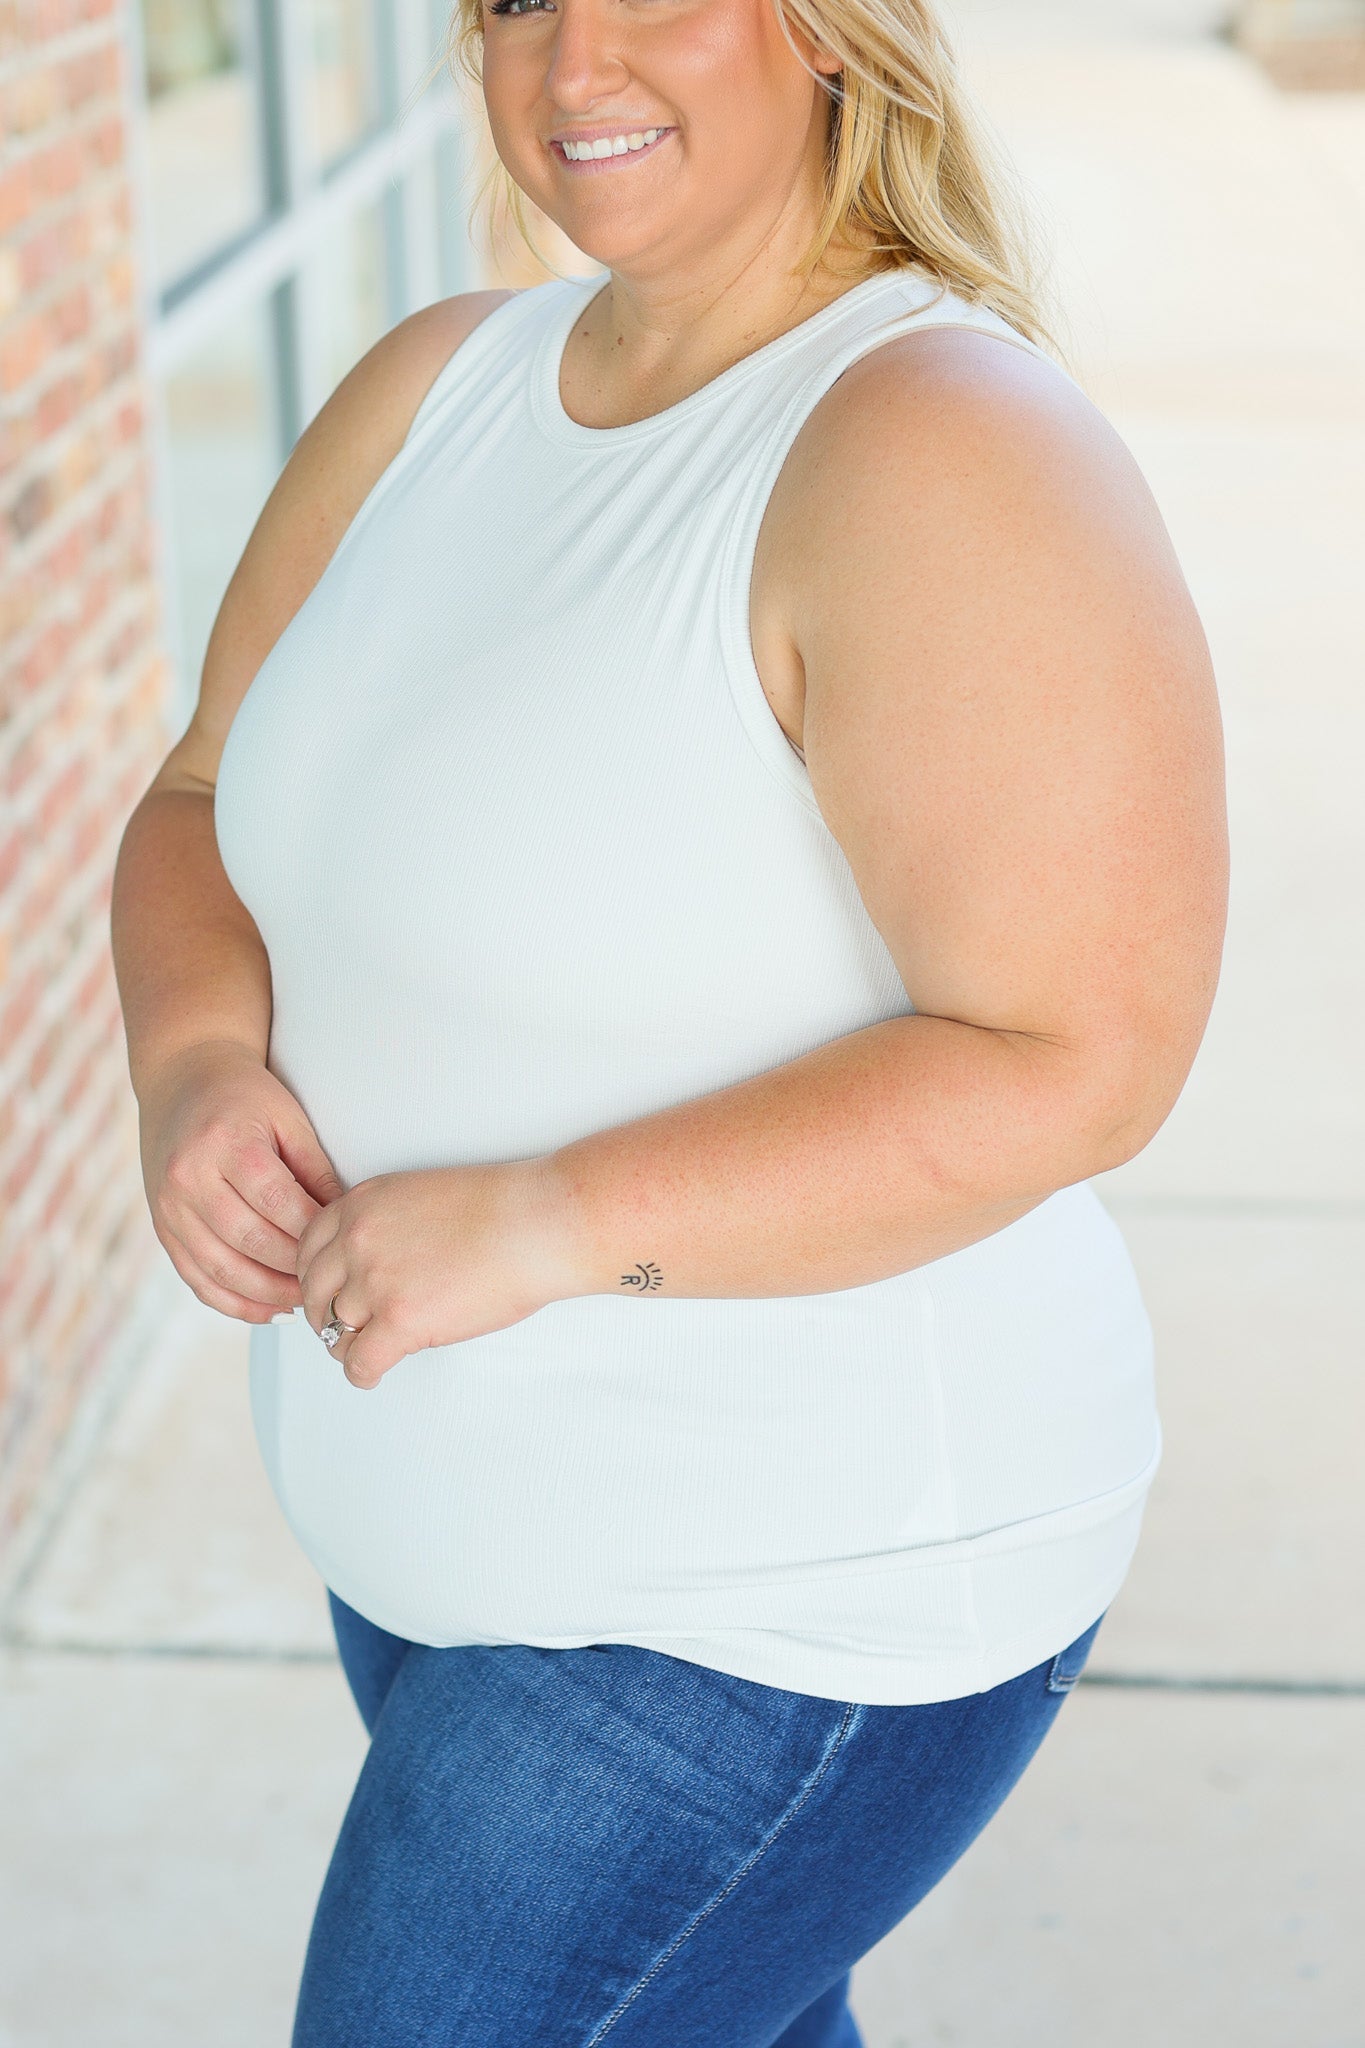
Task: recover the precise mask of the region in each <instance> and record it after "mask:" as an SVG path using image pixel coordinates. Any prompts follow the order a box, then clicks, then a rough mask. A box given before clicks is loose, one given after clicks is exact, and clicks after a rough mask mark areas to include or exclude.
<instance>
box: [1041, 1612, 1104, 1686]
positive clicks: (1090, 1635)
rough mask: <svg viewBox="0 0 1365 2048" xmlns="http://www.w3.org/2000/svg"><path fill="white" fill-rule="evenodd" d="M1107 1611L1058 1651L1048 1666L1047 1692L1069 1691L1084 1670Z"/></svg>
mask: <svg viewBox="0 0 1365 2048" xmlns="http://www.w3.org/2000/svg"><path fill="white" fill-rule="evenodd" d="M1108 1611H1109V1610H1108V1609H1107V1608H1106V1609H1105V1610H1104V1613H1103V1614H1100V1615H1098V1616H1097V1617H1096V1619H1095V1620H1094V1621H1092V1622H1091V1624H1090V1626H1089V1628H1088V1629H1086V1631H1085V1633H1084V1634H1083V1635H1079V1636H1077V1638H1076V1640H1075V1642H1074V1643H1068V1644H1067V1646H1066V1648H1065V1649H1064V1650H1058V1652H1057V1654H1056V1656H1055V1657H1054V1658H1053V1660H1052V1662H1051V1664H1049V1666H1048V1672H1047V1689H1048V1691H1049V1692H1070V1691H1071V1688H1072V1686H1073V1685H1074V1684H1075V1683H1076V1680H1077V1679H1078V1678H1079V1677H1080V1675H1081V1673H1082V1671H1083V1670H1084V1669H1085V1660H1086V1658H1087V1657H1088V1656H1089V1655H1090V1646H1091V1644H1092V1643H1093V1642H1094V1640H1095V1635H1096V1631H1097V1630H1098V1628H1099V1625H1100V1622H1102V1621H1103V1620H1104V1614H1107V1613H1108Z"/></svg>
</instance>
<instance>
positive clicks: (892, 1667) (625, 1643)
mask: <svg viewBox="0 0 1365 2048" xmlns="http://www.w3.org/2000/svg"><path fill="white" fill-rule="evenodd" d="M1140 1538H1141V1517H1140V1515H1139V1516H1138V1518H1137V1522H1136V1526H1135V1527H1134V1529H1133V1533H1132V1540H1131V1541H1130V1542H1128V1543H1127V1544H1126V1545H1125V1548H1124V1551H1123V1554H1122V1558H1121V1560H1120V1561H1119V1562H1118V1563H1114V1562H1113V1561H1111V1562H1110V1563H1109V1567H1108V1569H1107V1570H1106V1571H1105V1572H1103V1573H1100V1574H1097V1576H1096V1579H1095V1581H1094V1583H1093V1584H1092V1585H1091V1588H1090V1590H1089V1592H1088V1593H1087V1594H1086V1595H1085V1596H1084V1598H1082V1599H1076V1600H1073V1601H1072V1602H1071V1603H1070V1605H1069V1606H1068V1608H1067V1610H1066V1612H1065V1614H1064V1615H1063V1616H1062V1617H1061V1618H1060V1619H1054V1620H1052V1621H1050V1622H1048V1623H1046V1624H1045V1625H1044V1624H1040V1625H1039V1626H1037V1627H1034V1628H1031V1629H1027V1630H1021V1631H1020V1632H1019V1633H1018V1634H1016V1635H1013V1636H1010V1637H1008V1638H1006V1639H1005V1640H1004V1641H1003V1642H1001V1641H996V1642H995V1643H994V1644H993V1646H992V1647H991V1648H990V1649H989V1651H988V1650H986V1649H985V1648H983V1647H980V1646H978V1648H977V1649H976V1650H975V1651H973V1652H969V1653H966V1654H963V1655H961V1656H940V1657H937V1658H935V1657H922V1656H921V1657H916V1655H915V1654H914V1651H913V1648H912V1647H898V1648H888V1649H881V1648H879V1647H877V1646H876V1645H875V1644H872V1643H868V1642H867V1641H865V1640H864V1641H859V1640H858V1639H857V1638H852V1637H847V1636H839V1635H834V1634H823V1633H821V1634H803V1633H801V1632H800V1631H799V1630H797V1629H796V1628H754V1627H725V1626H723V1625H722V1626H720V1627H717V1628H714V1629H691V1630H687V1631H681V1630H679V1631H673V1630H668V1629H651V1628H625V1629H616V1630H606V1631H602V1630H594V1631H584V1630H576V1631H574V1632H572V1633H570V1634H566V1635H558V1634H550V1633H548V1632H546V1631H535V1632H534V1633H533V1632H530V1631H528V1632H526V1633H525V1634H522V1635H518V1636H487V1635H485V1636H479V1637H472V1638H471V1637H462V1638H457V1639H451V1638H450V1637H448V1636H443V1635H439V1634H436V1633H433V1632H431V1631H430V1630H429V1629H428V1631H427V1632H425V1633H422V1632H420V1624H418V1625H417V1627H418V1629H419V1632H417V1633H414V1632H413V1629H414V1624H412V1623H411V1622H409V1624H408V1628H407V1630H406V1631H405V1630H404V1628H403V1627H402V1626H400V1623H401V1622H403V1621H404V1620H406V1619H407V1617H405V1616H401V1615H397V1614H394V1613H393V1612H392V1611H391V1610H390V1611H388V1613H387V1619H380V1618H379V1617H380V1616H381V1615H382V1614H384V1613H385V1602H384V1600H383V1598H382V1596H381V1597H380V1598H379V1599H378V1600H370V1599H369V1597H368V1592H361V1591H360V1590H358V1589H357V1588H355V1587H354V1586H353V1587H352V1594H351V1595H350V1596H348V1595H347V1594H345V1593H342V1594H341V1595H340V1597H341V1598H343V1599H346V1600H347V1602H348V1604H349V1605H350V1606H352V1607H354V1608H355V1609H356V1611H357V1613H361V1614H364V1615H365V1617H366V1619H368V1620H371V1621H373V1623H374V1625H375V1626H376V1627H379V1628H387V1629H389V1630H390V1632H391V1633H393V1634H396V1635H400V1636H404V1635H405V1636H406V1639H407V1640H409V1641H413V1642H419V1643H423V1644H426V1645H428V1646H429V1647H431V1648H434V1649H465V1648H475V1649H502V1648H519V1647H520V1648H530V1649H535V1650H551V1651H558V1650H584V1649H594V1648H610V1647H613V1646H620V1647H621V1648H625V1649H641V1650H648V1651H652V1652H654V1653H656V1654H659V1655H662V1656H672V1657H677V1658H679V1659H680V1660H681V1661H682V1662H683V1663H689V1664H698V1665H703V1666H705V1667H706V1668H708V1669H710V1670H713V1671H718V1672H721V1673H723V1674H724V1675H725V1676H727V1677H730V1678H739V1679H743V1680H745V1681H746V1682H748V1683H752V1684H755V1685H768V1686H774V1687H776V1688H777V1689H778V1690H780V1691H786V1692H800V1693H806V1694H809V1695H810V1696H812V1697H814V1698H817V1699H838V1700H841V1701H845V1702H851V1703H854V1704H859V1705H864V1706H925V1705H932V1704H933V1703H934V1702H936V1701H939V1700H948V1699H959V1698H962V1697H964V1696H966V1695H968V1694H971V1693H976V1692H985V1691H988V1690H989V1689H990V1688H991V1687H992V1686H995V1685H1002V1684H1004V1683H1006V1682H1007V1681H1008V1680H1009V1679H1011V1678H1018V1677H1022V1676H1023V1675H1024V1673H1025V1672H1027V1671H1032V1670H1034V1669H1036V1668H1037V1666H1038V1665H1040V1664H1043V1663H1049V1662H1050V1661H1051V1660H1052V1659H1053V1658H1054V1657H1055V1656H1056V1655H1057V1653H1058V1651H1059V1650H1061V1649H1065V1648H1067V1646H1068V1645H1069V1644H1071V1643H1073V1642H1075V1640H1076V1638H1077V1637H1078V1636H1079V1635H1081V1634H1082V1633H1083V1632H1084V1631H1085V1630H1087V1629H1088V1628H1090V1627H1091V1626H1093V1624H1094V1623H1095V1621H1096V1620H1098V1619H1103V1616H1104V1614H1105V1613H1106V1611H1107V1610H1108V1608H1109V1607H1110V1606H1112V1604H1113V1602H1114V1599H1115V1598H1116V1596H1117V1595H1118V1593H1119V1591H1120V1589H1121V1588H1122V1586H1123V1583H1124V1581H1125V1579H1126V1578H1127V1576H1128V1573H1129V1571H1130V1570H1131V1568H1132V1562H1133V1557H1134V1555H1135V1553H1136V1550H1137V1545H1138V1542H1139V1541H1140ZM953 1569H955V1570H956V1571H958V1572H959V1573H960V1572H961V1571H963V1570H964V1569H968V1568H967V1567H963V1566H957V1567H954V1568H953ZM322 1576H323V1578H324V1581H325V1582H326V1583H328V1584H330V1583H331V1577H335V1576H337V1575H336V1574H335V1573H333V1574H331V1577H329V1575H328V1574H327V1573H323V1574H322ZM342 1576H345V1575H344V1574H343V1575H342ZM370 1608H373V1609H375V1610H376V1611H375V1612H374V1613H370V1612H368V1609H370ZM737 1646H738V1647H737ZM748 1652H752V1653H753V1654H747V1653H748ZM774 1653H776V1654H774ZM831 1667H833V1668H834V1672H836V1673H838V1674H839V1675H837V1676H836V1675H832V1674H831ZM893 1673H899V1674H900V1675H899V1676H895V1675H892V1674H893ZM827 1688H832V1689H827ZM855 1688H856V1690H855ZM945 1688H946V1690H945ZM893 1695H894V1696H893Z"/></svg>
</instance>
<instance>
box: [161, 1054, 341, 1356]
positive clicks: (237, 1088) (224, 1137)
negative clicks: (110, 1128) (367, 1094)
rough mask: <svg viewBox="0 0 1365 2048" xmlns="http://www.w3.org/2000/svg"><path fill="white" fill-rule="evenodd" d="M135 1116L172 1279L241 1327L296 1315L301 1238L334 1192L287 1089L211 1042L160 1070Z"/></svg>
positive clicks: (255, 1063)
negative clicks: (138, 1118) (290, 1313)
mask: <svg viewBox="0 0 1365 2048" xmlns="http://www.w3.org/2000/svg"><path fill="white" fill-rule="evenodd" d="M138 1109H139V1112H140V1116H141V1132H140V1137H141V1151H142V1177H143V1183H144V1185H145V1187H146V1190H147V1202H148V1206H149V1207H150V1209H151V1212H152V1227H153V1228H154V1230H155V1231H156V1234H157V1237H158V1238H159V1239H160V1241H161V1243H162V1245H163V1246H164V1247H165V1249H166V1251H167V1252H168V1253H169V1255H170V1259H171V1264H172V1265H173V1266H174V1267H175V1269H176V1271H177V1273H179V1275H180V1277H181V1279H182V1280H184V1281H185V1282H186V1284H187V1285H188V1286H189V1287H190V1288H191V1289H192V1290H193V1291H194V1293H195V1294H196V1295H198V1297H199V1299H200V1301H202V1302H204V1303H206V1304H207V1306H208V1307H209V1308H216V1309H218V1310H219V1311H220V1313H221V1314H223V1315H226V1316H235V1317H237V1318H238V1319H239V1320H240V1321H242V1322H246V1323H268V1322H269V1321H270V1319H271V1317H272V1316H276V1315H279V1314H280V1312H281V1311H282V1310H285V1309H293V1308H297V1307H299V1306H300V1304H301V1302H302V1299H303V1295H302V1291H301V1289H300V1287H299V1282H298V1273H297V1266H298V1240H299V1233H300V1232H301V1231H302V1230H303V1229H304V1228H305V1227H306V1226H307V1225H308V1224H309V1223H311V1222H312V1220H313V1218H314V1217H315V1216H317V1215H319V1214H320V1213H321V1212H322V1209H323V1206H324V1205H325V1204H326V1203H328V1202H331V1201H333V1200H335V1198H336V1197H337V1196H338V1195H339V1194H340V1193H341V1192H342V1187H341V1182H340V1181H339V1180H338V1178H337V1176H336V1174H335V1172H334V1171H333V1169H332V1164H331V1161H330V1160H329V1159H328V1157H327V1155H326V1153H325V1152H324V1151H323V1149H322V1146H321V1145H320V1144H319V1143H318V1138H317V1134H316V1132H315V1131H314V1129H313V1126H312V1124H311V1123H310V1122H309V1120H308V1118H307V1117H306V1116H305V1114H304V1112H303V1110H302V1108H301V1107H300V1106H299V1104H298V1102H297V1101H296V1100H295V1098H294V1097H293V1096H292V1095H291V1094H290V1092H289V1090H288V1089H287V1088H286V1087H285V1085H284V1083H283V1082H282V1081H281V1080H279V1079H278V1077H277V1076H276V1075H274V1074H272V1073H271V1072H270V1070H269V1068H268V1067H267V1066H266V1065H265V1063H264V1061H263V1060H262V1059H261V1058H260V1056H259V1055H258V1054H257V1053H255V1052H253V1051H252V1050H251V1048H250V1046H246V1045H242V1044H240V1043H238V1042H237V1041H236V1040H233V1039H211V1040H207V1041H205V1042H204V1043H202V1044H199V1045H193V1046H189V1047H187V1048H186V1049H185V1050H184V1051H182V1052H180V1053H177V1054H175V1055H174V1056H173V1057H172V1058H171V1059H169V1060H167V1061H166V1063H165V1064H164V1066H161V1067H159V1068H157V1070H156V1072H155V1073H154V1074H153V1075H152V1077H151V1079H150V1080H149V1081H147V1082H145V1083H144V1084H143V1085H142V1087H141V1088H140V1090H139V1093H138Z"/></svg>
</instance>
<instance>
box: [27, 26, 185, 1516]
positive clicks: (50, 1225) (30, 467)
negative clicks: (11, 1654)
mask: <svg viewBox="0 0 1365 2048" xmlns="http://www.w3.org/2000/svg"><path fill="white" fill-rule="evenodd" d="M125 29H126V24H125V17H124V12H123V7H122V6H121V5H118V4H115V0H0V1545H2V1544H4V1543H5V1542H6V1541H7V1540H8V1539H13V1537H14V1535H15V1533H16V1530H17V1529H18V1527H19V1525H20V1524H21V1522H22V1520H23V1518H24V1516H25V1513H26V1511H27V1510H29V1509H30V1508H31V1507H32V1505H33V1503H34V1501H35V1499H36V1498H37V1497H38V1491H39V1487H40V1482H41V1480H42V1478H43V1475H44V1474H45V1472H47V1471H48V1470H49V1469H50V1468H51V1465H52V1461H53V1459H54V1457H55V1455H56V1454H57V1452H58V1450H59V1448H60V1446H61V1443H62V1441H63V1439H64V1437H65V1436H66V1435H67V1434H68V1432H69V1431H70V1430H71V1428H72V1424H73V1420H74V1419H75V1418H76V1417H77V1415H78V1412H79V1410H80V1407H81V1403H82V1401H83V1399H84V1398H85V1397H86V1396H87V1394H88V1393H89V1391H90V1390H91V1389H92V1388H93V1387H95V1385H96V1383H97V1382H98V1380H99V1376H100V1374H101V1370H102V1368H103V1367H104V1366H105V1365H106V1364H107V1362H108V1360H109V1357H110V1355H111V1351H112V1348H113V1347H114V1345H115V1344H116V1343H117V1340H118V1336H119V1333H120V1329H121V1327H122V1326H123V1325H124V1324H125V1323H126V1320H127V1317H128V1315H129V1313H130V1310H131V1304H132V1302H133V1301H134V1299H135V1297H136V1296H137V1293H138V1290H139V1286H140V1284H141V1282H142V1281H143V1279H144V1277H145V1276H147V1275H148V1274H149V1273H150V1272H151V1270H152V1268H153V1266H154V1264H155V1262H156V1261H158V1260H161V1261H163V1262H164V1257H165V1255H164V1253H163V1252H162V1251H161V1249H160V1247H159V1245H158V1244H157V1242H156V1239H155V1237H154V1235H153V1233H152V1229H151V1224H150V1220H149V1219H148V1217H147V1213H146V1205H145V1201H144V1198H143V1193H142V1182H141V1176H140V1173H139V1170H138V1160H137V1116H136V1107H135V1104H134V1101H133V1097H132V1092H131V1089H130V1087H129V1083H128V1074H127V1066H126V1060H125V1052H124V1044H123V1038H122V1027H121V1023H120V1017H119V1008H118V1000H117V991H116V987H115V982H114V973H113V962H112V958H111V954H110V947H109V896H110V882H111V878H112V874H113V866H114V859H115V855H116V853H117V849H118V841H119V837H120V835H121V833H122V830H123V827H124V824H125V823H126V821H127V818H128V815H129V812H130V811H131V810H132V808H133V806H134V805H135V803H136V802H137V800H138V798H139V797H140V795H141V794H142V792H143V790H144V789H145V788H146V786H147V782H148V780H149V779H150V777H151V774H152V772H153V770H154V769H155V767H156V765H157V763H158V762H159V761H160V759H161V758H162V756H163V755H164V753H165V751H166V749H167V747H168V746H169V744H170V739H171V737H172V735H171V734H170V733H169V732H168V731H167V730H166V727H165V722H164V713H163V705H164V703H165V701H166V698H167V693H168V677H167V665H166V657H165V655H164V653H163V649H162V644H161V623H160V619H159V616H158V608H157V596H156V586H155V582H154V576H153V563H152V552H151V505H150V497H151V473H150V460H149V450H148V446H147V431H146V428H147V419H146V410H145V402H144V389H143V385H142V382H141V376H140V368H139V315H138V289H137V280H136V277H135V270H134V260H133V250H134V246H135V237H134V231H133V212H132V195H131V192H130V186H129V176H128V169H127V161H126V158H127V149H128V118H129V115H128V107H129V85H130V80H129V73H128V58H127V51H126V47H125Z"/></svg>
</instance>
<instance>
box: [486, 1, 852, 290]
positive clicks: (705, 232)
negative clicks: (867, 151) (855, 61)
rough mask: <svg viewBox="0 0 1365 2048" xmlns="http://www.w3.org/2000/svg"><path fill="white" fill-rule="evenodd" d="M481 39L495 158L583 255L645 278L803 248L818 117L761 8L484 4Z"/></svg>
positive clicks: (819, 100)
mask: <svg viewBox="0 0 1365 2048" xmlns="http://www.w3.org/2000/svg"><path fill="white" fill-rule="evenodd" d="M483 24H484V37H483V87H484V100H485V103H486V105H487V108H488V121H489V127H490V129H491V131H492V135H493V141H494V144H495V146H496V148H497V151H498V155H499V156H500V157H501V158H502V161H503V163H504V164H505V165H506V167H507V169H508V171H509V172H510V173H511V175H512V177H513V178H514V179H515V181H516V183H517V184H518V185H519V186H520V187H521V189H522V190H523V192H525V193H526V194H527V196H528V197H529V198H530V199H532V200H533V201H534V202H535V204H536V205H537V206H539V207H540V209H541V210H542V212H544V213H545V214H547V215H548V216H549V218H550V219H551V220H552V221H554V223H555V224H556V226H557V227H559V228H561V229H562V230H563V231H564V233H565V234H566V235H567V236H568V237H569V240H570V241H571V242H573V243H574V244H575V246H576V247H577V248H579V249H581V250H582V251H583V252H584V254H585V255H587V256H590V257H591V258H592V259H593V260H594V261H596V262H598V263H601V264H603V265H604V266H606V267H608V268H610V269H612V270H616V271H618V272H620V273H622V274H625V275H640V276H645V275H650V276H654V275H660V274H664V273H668V272H678V273H680V274H687V273H692V272H696V271H698V270H701V271H702V272H707V271H712V270H714V269H715V267H716V265H717V262H718V260H719V261H724V260H725V259H726V258H727V257H728V258H731V259H733V260H736V261H738V262H739V263H741V264H742V262H743V260H744V259H745V258H746V257H748V256H750V255H752V254H753V253H754V252H756V251H757V250H758V249H760V248H761V247H763V246H764V245H765V244H766V243H767V242H768V241H769V240H770V238H771V237H772V235H773V233H774V231H777V230H780V229H781V228H783V227H785V228H787V229H789V231H790V233H791V237H792V240H793V246H794V247H795V246H800V245H803V244H804V240H805V237H806V236H807V235H809V233H810V232H811V230H812V228H813V226H814V223H815V220H816V218H817V216H818V212H819V208H820V204H821V200H822V198H823V192H822V185H821V178H822V163H823V156H824V140H825V133H826V124H827V122H828V118H829V104H828V100H827V97H826V94H825V92H824V91H823V89H822V88H821V87H820V86H819V85H818V84H817V82H816V80H815V79H814V78H813V77H812V76H811V73H810V71H808V70H807V69H806V68H805V67H804V66H803V64H802V63H801V62H800V60H799V58H798V57H797V56H796V55H794V54H793V51H792V48H791V46H790V44H789V43H788V42H787V40H786V37H785V36H784V35H783V32H782V29H781V27H780V25H779V23H778V20H777V16H776V12H775V9H774V5H773V0H485V4H484V11H483ZM790 33H791V36H792V40H793V41H794V42H795V43H796V46H797V48H798V49H799V50H801V51H802V53H803V55H805V57H806V58H807V61H808V62H809V63H811V64H812V65H813V66H814V67H815V68H816V69H818V70H821V71H825V72H830V73H832V72H834V71H836V70H837V68H838V66H837V63H836V61H835V60H834V59H833V58H832V57H831V56H830V55H829V53H828V52H825V51H821V50H818V49H817V48H815V47H814V46H813V45H812V44H810V43H809V42H808V41H807V40H806V38H804V37H803V36H802V35H801V34H800V33H799V31H798V30H797V29H796V28H795V27H794V26H793V27H791V29H790ZM608 144H610V146H611V154H610V155H607V154H606V149H607V145H608ZM589 148H590V149H591V154H588V149H589Z"/></svg>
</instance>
